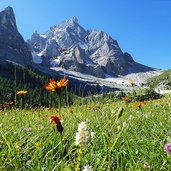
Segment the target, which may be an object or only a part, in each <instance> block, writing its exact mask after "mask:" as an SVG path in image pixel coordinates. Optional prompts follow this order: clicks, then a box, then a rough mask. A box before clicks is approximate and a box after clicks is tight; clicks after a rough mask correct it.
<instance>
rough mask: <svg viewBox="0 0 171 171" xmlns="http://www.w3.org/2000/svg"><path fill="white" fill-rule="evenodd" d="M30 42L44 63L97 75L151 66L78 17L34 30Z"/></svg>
mask: <svg viewBox="0 0 171 171" xmlns="http://www.w3.org/2000/svg"><path fill="white" fill-rule="evenodd" d="M29 42H30V45H31V49H32V54H33V58H34V60H35V59H36V60H35V61H39V64H40V65H42V64H43V65H44V66H49V64H52V66H53V67H54V66H56V67H59V66H60V65H61V64H63V65H64V66H65V67H66V69H68V70H72V71H77V72H81V73H84V74H89V75H93V76H96V77H109V76H110V77H113V76H114V77H116V76H118V75H125V74H129V73H131V72H141V71H143V72H144V71H148V70H152V68H150V67H146V66H143V65H141V64H138V63H136V62H135V61H134V60H133V58H132V57H131V55H130V54H128V53H123V52H122V50H121V48H120V47H119V44H118V42H117V41H116V40H115V39H113V38H112V37H111V36H110V35H109V34H107V33H105V32H103V31H98V30H96V29H92V30H85V29H84V28H83V27H82V26H81V25H80V24H79V23H78V19H77V18H76V17H72V18H71V19H69V20H65V21H63V22H62V23H60V24H58V25H56V26H53V27H50V30H49V31H48V32H46V33H44V34H39V35H38V34H33V36H32V37H31V40H30V41H29ZM40 61H42V62H40Z"/></svg>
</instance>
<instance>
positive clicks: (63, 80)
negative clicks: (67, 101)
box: [57, 77, 69, 88]
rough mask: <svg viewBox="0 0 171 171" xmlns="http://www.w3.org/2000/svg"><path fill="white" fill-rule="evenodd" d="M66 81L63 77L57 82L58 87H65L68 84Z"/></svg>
mask: <svg viewBox="0 0 171 171" xmlns="http://www.w3.org/2000/svg"><path fill="white" fill-rule="evenodd" d="M68 82H69V80H68V79H66V78H65V77H64V78H62V79H61V80H60V81H59V82H58V83H57V86H58V88H62V87H66V86H67V85H68Z"/></svg>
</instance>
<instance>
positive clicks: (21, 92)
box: [16, 90, 27, 94]
mask: <svg viewBox="0 0 171 171" xmlns="http://www.w3.org/2000/svg"><path fill="white" fill-rule="evenodd" d="M16 94H27V91H24V90H22V91H17V92H16Z"/></svg>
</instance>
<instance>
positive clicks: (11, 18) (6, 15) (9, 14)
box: [0, 6, 17, 30]
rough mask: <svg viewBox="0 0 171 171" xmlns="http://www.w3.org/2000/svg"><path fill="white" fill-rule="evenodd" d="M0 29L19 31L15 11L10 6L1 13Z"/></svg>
mask: <svg viewBox="0 0 171 171" xmlns="http://www.w3.org/2000/svg"><path fill="white" fill-rule="evenodd" d="M0 27H7V28H9V29H13V30H15V29H17V26H16V20H15V15H14V11H13V9H12V8H11V7H10V6H8V7H7V8H5V10H4V11H2V12H0Z"/></svg>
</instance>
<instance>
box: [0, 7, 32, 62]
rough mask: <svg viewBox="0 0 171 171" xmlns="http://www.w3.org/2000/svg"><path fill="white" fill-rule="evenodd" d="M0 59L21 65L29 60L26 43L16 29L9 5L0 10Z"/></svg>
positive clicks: (29, 55)
mask: <svg viewBox="0 0 171 171" xmlns="http://www.w3.org/2000/svg"><path fill="white" fill-rule="evenodd" d="M0 60H1V61H5V60H9V61H13V62H16V63H20V64H23V65H27V64H29V63H30V62H31V60H32V57H31V53H30V50H29V48H28V45H27V44H26V43H25V41H24V39H23V38H22V36H21V35H20V33H19V32H18V30H17V26H16V20H15V15H14V12H13V9H12V8H11V7H7V8H6V9H5V10H4V11H2V12H0Z"/></svg>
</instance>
